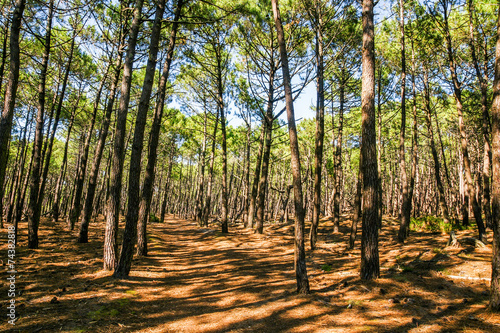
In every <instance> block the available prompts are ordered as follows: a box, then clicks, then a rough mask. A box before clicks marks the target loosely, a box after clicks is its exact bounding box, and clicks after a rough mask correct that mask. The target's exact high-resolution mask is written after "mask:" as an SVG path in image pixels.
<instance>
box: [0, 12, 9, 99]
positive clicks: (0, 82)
mask: <svg viewBox="0 0 500 333" xmlns="http://www.w3.org/2000/svg"><path fill="white" fill-rule="evenodd" d="M8 39H9V21H8V20H5V27H4V30H3V41H2V60H1V63H0V95H1V93H2V85H3V75H4V72H5V63H6V62H7V40H8Z"/></svg>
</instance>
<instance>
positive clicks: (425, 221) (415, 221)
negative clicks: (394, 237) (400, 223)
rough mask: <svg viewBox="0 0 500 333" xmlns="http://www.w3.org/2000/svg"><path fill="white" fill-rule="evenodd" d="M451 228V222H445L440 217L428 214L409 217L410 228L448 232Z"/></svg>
mask: <svg viewBox="0 0 500 333" xmlns="http://www.w3.org/2000/svg"><path fill="white" fill-rule="evenodd" d="M453 229H454V228H453V224H451V223H445V222H444V221H443V219H442V218H440V217H436V216H431V215H429V216H421V217H418V218H413V217H412V218H411V223H410V230H414V231H430V232H446V233H448V232H450V231H451V230H453Z"/></svg>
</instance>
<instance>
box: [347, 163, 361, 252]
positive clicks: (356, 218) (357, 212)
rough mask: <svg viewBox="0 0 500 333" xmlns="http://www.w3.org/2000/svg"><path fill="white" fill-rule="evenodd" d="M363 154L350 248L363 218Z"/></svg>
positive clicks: (355, 198) (359, 170) (357, 185)
mask: <svg viewBox="0 0 500 333" xmlns="http://www.w3.org/2000/svg"><path fill="white" fill-rule="evenodd" d="M362 166H363V155H361V154H360V155H359V169H358V181H357V183H356V196H355V197H354V214H353V215H352V224H351V235H350V236H349V249H352V248H354V243H355V242H356V233H357V232H358V222H359V220H360V218H361V214H362V211H361V197H362V193H361V188H362V186H363V169H362Z"/></svg>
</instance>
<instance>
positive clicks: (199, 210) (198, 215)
mask: <svg viewBox="0 0 500 333" xmlns="http://www.w3.org/2000/svg"><path fill="white" fill-rule="evenodd" d="M203 112H204V114H203V142H202V144H201V152H200V161H199V171H198V177H199V180H198V182H199V184H198V192H197V193H196V211H195V219H196V220H197V221H198V224H199V225H200V226H202V225H203V219H202V217H203V194H204V191H205V164H206V155H207V135H208V133H207V109H206V106H205V107H204V110H203Z"/></svg>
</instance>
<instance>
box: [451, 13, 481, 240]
mask: <svg viewBox="0 0 500 333" xmlns="http://www.w3.org/2000/svg"><path fill="white" fill-rule="evenodd" d="M443 9H444V10H443V14H444V16H443V18H444V30H445V38H446V48H447V51H448V62H449V67H450V73H451V78H452V80H453V95H454V96H455V102H456V107H457V113H458V126H459V130H460V144H461V150H462V155H463V162H464V171H465V184H464V185H465V193H466V196H467V198H466V200H465V201H466V203H464V204H467V205H468V200H471V203H472V211H473V213H474V218H475V219H476V224H477V228H478V233H479V235H478V239H479V240H481V241H484V237H485V233H486V230H485V227H484V223H483V217H482V215H481V206H479V204H478V202H477V200H476V196H475V195H474V193H473V192H474V186H473V181H472V172H471V165H470V159H469V149H468V143H467V134H466V132H465V124H464V118H463V110H462V109H463V106H462V88H461V83H460V82H459V81H458V76H457V73H456V65H455V58H454V55H453V46H452V43H451V35H450V31H449V27H448V10H447V8H443ZM467 199H468V200H467ZM466 207H467V206H466Z"/></svg>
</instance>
